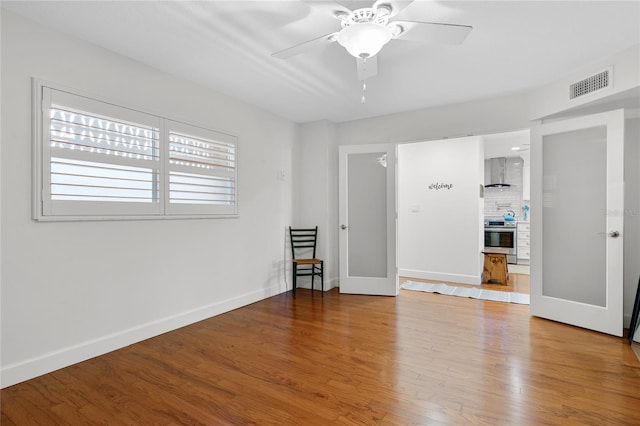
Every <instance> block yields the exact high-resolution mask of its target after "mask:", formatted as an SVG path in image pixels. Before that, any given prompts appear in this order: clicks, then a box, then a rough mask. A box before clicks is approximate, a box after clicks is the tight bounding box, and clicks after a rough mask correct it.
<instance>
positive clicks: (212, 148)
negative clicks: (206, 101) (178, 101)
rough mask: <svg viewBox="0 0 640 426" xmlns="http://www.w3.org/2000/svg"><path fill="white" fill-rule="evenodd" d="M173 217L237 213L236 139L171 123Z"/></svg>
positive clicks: (169, 199)
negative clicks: (179, 215)
mask: <svg viewBox="0 0 640 426" xmlns="http://www.w3.org/2000/svg"><path fill="white" fill-rule="evenodd" d="M167 128H168V134H169V165H168V169H169V197H168V207H167V211H168V212H169V213H171V214H194V213H218V214H234V213H235V212H236V138H235V137H233V136H230V135H226V134H223V133H218V132H214V131H211V130H207V129H202V128H199V127H195V126H189V125H186V124H183V123H178V122H175V121H170V122H168V124H167Z"/></svg>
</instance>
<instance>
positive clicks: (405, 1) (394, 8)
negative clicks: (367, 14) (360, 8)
mask: <svg viewBox="0 0 640 426" xmlns="http://www.w3.org/2000/svg"><path fill="white" fill-rule="evenodd" d="M413 2H414V0H376V2H375V3H374V4H373V6H371V8H372V9H373V10H377V9H378V7H385V6H386V7H388V8H389V9H391V12H390V13H389V18H391V17H393V16H396V15H397V14H398V13H400V11H402V9H404V8H406V7H407V6H409V5H410V4H411V3H413Z"/></svg>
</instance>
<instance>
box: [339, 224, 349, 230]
mask: <svg viewBox="0 0 640 426" xmlns="http://www.w3.org/2000/svg"><path fill="white" fill-rule="evenodd" d="M347 228H348V226H347V225H345V224H342V225H340V229H347Z"/></svg>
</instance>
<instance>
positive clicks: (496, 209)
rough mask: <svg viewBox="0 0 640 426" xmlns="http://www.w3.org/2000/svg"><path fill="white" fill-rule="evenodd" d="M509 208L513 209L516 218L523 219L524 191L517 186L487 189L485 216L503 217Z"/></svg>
mask: <svg viewBox="0 0 640 426" xmlns="http://www.w3.org/2000/svg"><path fill="white" fill-rule="evenodd" d="M509 210H513V212H514V213H515V214H516V219H519V220H521V219H522V192H521V190H520V189H518V188H517V187H511V188H486V189H485V191H484V215H485V217H487V216H488V217H502V216H504V214H505V213H507V212H508V211H509Z"/></svg>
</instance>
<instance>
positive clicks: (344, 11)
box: [302, 0, 351, 19]
mask: <svg viewBox="0 0 640 426" xmlns="http://www.w3.org/2000/svg"><path fill="white" fill-rule="evenodd" d="M302 2H303V3H305V4H308V5H309V6H311V7H312V8H314V9H316V10H319V11H321V12H324V13H326V14H327V15H330V16H333V17H334V18H338V19H341V18H340V17H341V16H343V17H345V16H348V15H349V14H350V13H351V9H349V8H348V7H346V6H344V5H342V4H340V3H338V2H337V1H327V0H324V1H323V0H302Z"/></svg>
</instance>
